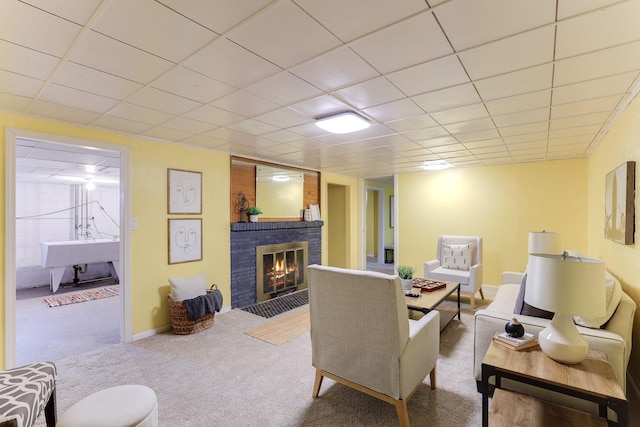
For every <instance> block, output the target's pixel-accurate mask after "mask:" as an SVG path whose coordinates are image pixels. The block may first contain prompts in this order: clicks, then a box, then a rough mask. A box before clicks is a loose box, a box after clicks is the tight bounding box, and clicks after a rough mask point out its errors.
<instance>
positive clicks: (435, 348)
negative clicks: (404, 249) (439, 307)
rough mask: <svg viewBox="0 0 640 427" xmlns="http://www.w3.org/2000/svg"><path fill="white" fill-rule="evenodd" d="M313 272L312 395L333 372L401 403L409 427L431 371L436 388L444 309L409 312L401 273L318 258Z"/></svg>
mask: <svg viewBox="0 0 640 427" xmlns="http://www.w3.org/2000/svg"><path fill="white" fill-rule="evenodd" d="M307 272H308V276H307V278H308V288H309V311H310V316H311V348H312V364H313V366H314V367H315V368H316V378H315V384H314V386H313V397H314V398H316V397H318V394H319V392H320V386H321V385H322V379H323V378H324V377H327V378H330V379H332V380H334V381H336V382H339V383H341V384H343V385H346V386H348V387H351V388H354V389H355V390H358V391H361V392H364V393H366V394H369V395H371V396H374V397H376V398H378V399H381V400H384V401H385V402H388V403H391V404H393V405H395V407H396V411H397V413H398V418H399V419H400V425H401V426H403V427H408V426H409V414H408V412H407V400H408V399H409V397H411V395H412V394H413V393H414V391H415V390H416V389H417V387H418V386H420V385H421V384H422V382H423V380H424V379H425V377H426V376H427V374H429V376H430V381H429V382H430V384H431V389H435V385H436V378H435V372H436V361H437V359H438V352H439V347H440V313H438V312H437V311H436V310H433V311H432V312H430V313H428V314H426V315H425V316H424V317H422V318H420V319H419V320H412V319H409V313H408V310H407V304H406V300H405V296H404V292H403V290H402V283H401V282H400V278H399V277H398V276H392V275H388V274H383V273H377V272H372V271H363V270H348V269H342V268H336V267H325V266H320V265H311V266H309V267H308V269H307ZM345 410H346V411H348V410H349V408H348V407H345Z"/></svg>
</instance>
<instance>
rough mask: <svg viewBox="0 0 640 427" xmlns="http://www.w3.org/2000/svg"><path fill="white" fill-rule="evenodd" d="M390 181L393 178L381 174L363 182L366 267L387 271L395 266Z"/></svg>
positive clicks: (391, 270)
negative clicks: (376, 177) (379, 176)
mask: <svg viewBox="0 0 640 427" xmlns="http://www.w3.org/2000/svg"><path fill="white" fill-rule="evenodd" d="M393 183H394V178H393V177H384V178H378V179H372V180H368V181H366V185H365V228H364V229H365V245H364V248H365V256H366V263H367V264H366V269H367V270H372V271H379V272H383V273H388V274H392V273H393V269H394V259H393V253H394V251H393V248H394V224H393V223H392V218H393V215H392V214H393V194H394V184H393ZM390 254H391V256H390Z"/></svg>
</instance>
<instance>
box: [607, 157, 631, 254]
mask: <svg viewBox="0 0 640 427" xmlns="http://www.w3.org/2000/svg"><path fill="white" fill-rule="evenodd" d="M635 183H636V162H634V161H629V162H626V163H624V164H622V165H620V166H618V167H617V168H616V169H614V170H612V171H611V172H609V173H608V174H607V176H606V180H605V190H604V191H605V204H604V206H605V207H604V211H605V212H604V237H605V238H607V239H609V240H613V241H614V242H618V243H621V244H623V245H632V244H633V243H634V232H635V200H634V197H635Z"/></svg>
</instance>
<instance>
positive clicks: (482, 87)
mask: <svg viewBox="0 0 640 427" xmlns="http://www.w3.org/2000/svg"><path fill="white" fill-rule="evenodd" d="M552 76H553V65H552V64H546V65H540V66H538V67H532V68H528V69H526V70H521V71H515V72H513V73H508V74H504V75H502V76H497V77H491V78H488V79H485V80H480V81H477V82H475V85H476V88H477V89H478V93H480V96H481V97H482V99H483V100H485V101H491V100H494V99H498V98H506V97H509V96H514V95H521V94H523V93H527V92H535V91H539V90H542V89H549V88H551V80H552Z"/></svg>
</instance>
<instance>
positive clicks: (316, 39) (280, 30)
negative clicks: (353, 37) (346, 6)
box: [227, 2, 341, 68]
mask: <svg viewBox="0 0 640 427" xmlns="http://www.w3.org/2000/svg"><path fill="white" fill-rule="evenodd" d="M265 34H269V36H268V37H265V36H264V35H265ZM227 38H228V39H229V40H232V41H233V42H235V43H238V44H240V45H242V46H245V48H247V49H249V50H250V51H252V52H254V53H255V54H257V55H259V56H261V57H262V58H265V59H267V60H268V61H270V62H272V63H274V64H276V65H278V66H281V67H283V68H286V67H291V66H293V65H296V64H300V63H301V62H303V61H306V60H308V59H310V58H312V57H314V56H316V55H318V54H320V53H324V52H326V51H328V50H329V49H331V48H335V47H337V46H339V45H340V44H341V43H340V40H338V39H337V38H336V37H335V36H334V35H333V34H331V33H330V32H329V31H327V30H326V29H325V28H324V27H323V26H322V25H320V24H318V22H316V21H315V20H313V19H312V18H311V17H310V16H309V15H307V14H306V13H305V12H304V10H302V9H300V8H299V7H298V6H297V5H296V4H295V3H293V2H278V3H276V4H275V5H274V6H273V7H270V8H268V9H267V10H266V11H265V12H264V13H261V14H259V15H257V16H256V17H255V18H252V19H251V20H250V21H249V22H248V23H246V24H245V25H241V26H239V27H237V28H234V29H233V30H231V31H229V33H228V34H227Z"/></svg>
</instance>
